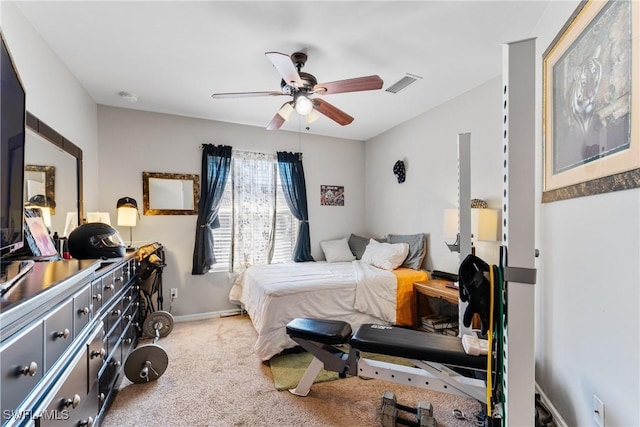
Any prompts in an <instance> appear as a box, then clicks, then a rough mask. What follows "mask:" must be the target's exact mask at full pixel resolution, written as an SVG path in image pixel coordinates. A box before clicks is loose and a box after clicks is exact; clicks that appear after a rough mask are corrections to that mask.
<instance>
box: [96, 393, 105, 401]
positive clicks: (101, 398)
mask: <svg viewBox="0 0 640 427" xmlns="http://www.w3.org/2000/svg"><path fill="white" fill-rule="evenodd" d="M104 398H105V396H104V393H100V394H99V395H98V400H99V401H100V402H104Z"/></svg>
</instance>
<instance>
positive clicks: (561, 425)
mask: <svg viewBox="0 0 640 427" xmlns="http://www.w3.org/2000/svg"><path fill="white" fill-rule="evenodd" d="M536 393H539V394H540V401H541V402H542V404H543V405H544V406H546V408H547V409H548V410H549V412H551V415H553V421H555V423H556V426H557V427H568V425H567V423H566V422H565V421H564V418H562V416H561V415H560V413H559V412H558V410H557V409H556V407H555V406H553V403H551V400H549V397H548V396H547V395H546V394H545V393H544V391H542V389H541V388H540V385H538V383H537V382H536Z"/></svg>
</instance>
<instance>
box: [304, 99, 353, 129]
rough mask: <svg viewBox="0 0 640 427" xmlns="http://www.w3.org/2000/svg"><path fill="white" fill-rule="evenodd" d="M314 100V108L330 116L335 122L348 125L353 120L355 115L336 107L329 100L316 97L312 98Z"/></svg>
mask: <svg viewBox="0 0 640 427" xmlns="http://www.w3.org/2000/svg"><path fill="white" fill-rule="evenodd" d="M312 101H313V108H314V109H315V110H316V111H318V112H319V113H322V114H324V115H325V116H327V117H329V118H330V119H331V120H333V121H334V122H336V123H338V124H340V125H342V126H344V125H348V124H349V123H351V122H352V121H353V117H351V116H350V115H348V114H347V113H345V112H344V111H342V110H340V109H338V108H336V107H334V106H333V105H331V104H329V103H328V102H327V101H325V100H323V99H318V98H315V99H312Z"/></svg>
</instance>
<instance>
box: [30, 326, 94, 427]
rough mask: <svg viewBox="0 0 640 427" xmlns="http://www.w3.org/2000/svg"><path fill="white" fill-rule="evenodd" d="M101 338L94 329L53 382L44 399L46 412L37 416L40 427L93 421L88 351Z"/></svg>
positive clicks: (89, 356)
mask: <svg viewBox="0 0 640 427" xmlns="http://www.w3.org/2000/svg"><path fill="white" fill-rule="evenodd" d="M102 334H103V329H102V325H98V326H96V327H95V329H94V331H93V333H92V334H91V336H90V337H89V338H88V339H87V341H86V342H85V343H84V345H82V346H80V347H78V350H77V352H76V353H75V356H74V357H73V359H72V360H71V361H70V366H69V368H68V369H66V370H65V371H64V374H63V375H62V376H61V378H60V379H59V380H58V381H57V382H56V384H57V386H56V387H54V390H55V391H52V392H51V393H50V395H49V396H51V397H50V398H48V399H45V402H49V403H48V404H47V403H44V404H46V405H47V407H46V409H45V410H44V411H41V412H40V411H39V413H38V414H37V417H38V418H39V425H40V426H62V425H64V426H68V425H74V426H77V425H81V424H80V423H81V422H83V421H87V420H89V417H91V422H93V420H95V418H96V415H97V406H98V397H97V395H96V394H92V395H90V394H89V385H90V384H91V385H94V384H95V381H94V382H90V375H91V369H90V363H91V360H92V359H91V351H92V350H91V348H92V346H94V345H95V342H96V341H98V342H99V341H101V340H100V338H101V337H102ZM96 380H97V375H96Z"/></svg>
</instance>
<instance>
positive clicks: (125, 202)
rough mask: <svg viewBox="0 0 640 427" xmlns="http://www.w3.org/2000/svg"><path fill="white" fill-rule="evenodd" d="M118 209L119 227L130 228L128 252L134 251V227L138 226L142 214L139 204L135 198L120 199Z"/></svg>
mask: <svg viewBox="0 0 640 427" xmlns="http://www.w3.org/2000/svg"><path fill="white" fill-rule="evenodd" d="M116 207H117V208H118V225H119V226H122V227H129V246H128V247H127V250H128V251H134V250H135V249H136V248H134V247H133V227H135V226H136V224H137V221H138V218H139V216H140V213H139V212H138V203H137V202H136V200H135V199H134V198H131V197H122V198H120V199H118V203H117V205H116Z"/></svg>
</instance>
